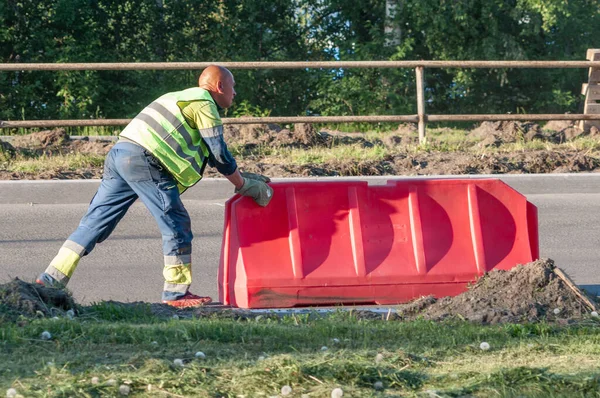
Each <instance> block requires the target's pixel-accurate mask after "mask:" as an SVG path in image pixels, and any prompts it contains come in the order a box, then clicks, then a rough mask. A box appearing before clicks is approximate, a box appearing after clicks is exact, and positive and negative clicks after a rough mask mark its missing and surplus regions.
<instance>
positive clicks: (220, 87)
mask: <svg viewBox="0 0 600 398" xmlns="http://www.w3.org/2000/svg"><path fill="white" fill-rule="evenodd" d="M217 93H219V94H223V82H222V81H221V80H218V81H217Z"/></svg>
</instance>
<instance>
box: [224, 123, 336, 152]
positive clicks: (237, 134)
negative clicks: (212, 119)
mask: <svg viewBox="0 0 600 398" xmlns="http://www.w3.org/2000/svg"><path fill="white" fill-rule="evenodd" d="M223 129H224V130H223V135H224V138H225V141H226V142H227V144H228V145H243V146H245V147H247V148H248V149H251V148H253V147H255V146H258V145H270V146H280V147H283V146H291V147H303V148H307V147H313V146H317V145H327V143H328V134H326V133H321V132H318V131H316V130H315V128H314V127H313V125H312V124H308V123H296V124H295V125H294V129H293V130H290V129H287V128H285V129H283V128H281V127H280V126H279V125H277V124H226V125H225V126H224V128H223Z"/></svg>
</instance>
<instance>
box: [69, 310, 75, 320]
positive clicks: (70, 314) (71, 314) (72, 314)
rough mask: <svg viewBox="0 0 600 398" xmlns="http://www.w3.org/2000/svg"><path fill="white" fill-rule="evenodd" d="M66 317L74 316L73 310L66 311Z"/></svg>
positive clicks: (71, 317)
mask: <svg viewBox="0 0 600 398" xmlns="http://www.w3.org/2000/svg"><path fill="white" fill-rule="evenodd" d="M67 318H69V319H73V318H75V311H73V310H69V311H67Z"/></svg>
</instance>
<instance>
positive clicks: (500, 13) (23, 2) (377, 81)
mask: <svg viewBox="0 0 600 398" xmlns="http://www.w3.org/2000/svg"><path fill="white" fill-rule="evenodd" d="M390 5H393V6H395V10H396V12H395V13H390V11H389V6H390ZM0 26H2V28H0V58H1V62H3V63H20V62H45V63H54V62H158V61H162V62H165V61H166V62H173V61H203V62H212V61H222V62H223V61H304V60H308V61H311V60H315V61H316V60H419V59H424V60H581V59H584V57H585V53H586V50H587V49H588V48H598V47H600V36H598V35H597V34H596V32H595V28H596V27H597V26H600V0H578V1H568V2H567V1H564V0H460V1H456V0H387V1H386V0H365V1H361V2H356V1H354V0H328V1H327V0H273V1H269V2H263V1H256V0H235V1H234V0H221V1H218V2H210V1H203V0H188V1H182V0H173V1H164V0H45V1H41V0H5V1H4V2H0ZM386 28H387V29H386ZM386 32H387V33H386ZM390 32H392V34H393V35H394V37H390ZM390 39H393V40H390ZM199 72H200V71H70V72H67V71H65V72H41V71H16V72H1V73H0V119H3V120H18V119H23V118H25V119H54V118H97V117H106V118H127V117H133V116H135V114H136V113H137V112H139V110H140V109H141V108H142V107H143V106H145V105H146V104H147V103H148V102H150V101H151V100H153V99H154V98H155V97H157V96H159V95H160V94H162V93H164V92H167V91H173V90H178V89H182V88H186V87H190V86H194V85H195V84H196V79H197V77H198V74H199ZM234 74H235V76H236V81H237V87H236V88H237V89H238V90H237V91H238V101H237V106H242V105H241V104H243V107H244V108H243V109H241V108H240V109H239V110H237V111H236V108H235V106H234V108H233V109H232V110H231V114H233V115H236V114H242V113H246V112H247V111H248V109H260V110H261V112H270V114H271V115H272V116H278V115H290V116H291V115H299V114H321V115H368V114H407V113H414V112H415V111H416V99H415V76H414V75H415V74H414V70H411V69H332V70H325V69H310V70H289V69H286V70H237V71H234ZM586 74H587V71H586V70H583V69H434V68H429V69H426V71H425V77H426V96H427V101H428V102H427V112H428V113H432V114H435V113H506V112H513V113H517V112H525V113H554V112H556V113H560V112H580V111H581V109H580V104H581V102H582V99H583V97H582V96H581V95H580V94H579V92H580V87H581V83H583V82H585V81H586V79H587V75H586Z"/></svg>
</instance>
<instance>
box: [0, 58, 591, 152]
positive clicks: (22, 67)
mask: <svg viewBox="0 0 600 398" xmlns="http://www.w3.org/2000/svg"><path fill="white" fill-rule="evenodd" d="M594 51H598V50H588V59H594V60H593V61H591V60H588V61H324V62H313V61H299V62H124V63H6V64H0V72H1V71H17V72H18V71H83V70H201V69H204V68H206V67H207V66H209V65H220V66H223V67H226V68H229V69H308V68H310V69H319V68H321V69H325V68H326V69H340V68H414V69H415V72H416V83H417V93H416V97H417V111H418V113H417V114H416V115H377V116H294V117H243V118H223V123H225V124H263V123H281V124H285V123H289V124H294V123H353V122H367V123H381V122H392V123H399V122H409V123H417V124H418V132H419V142H421V143H424V142H425V138H426V137H425V125H426V123H427V122H458V121H502V120H515V121H530V120H531V121H533V120H539V121H545V120H576V121H589V120H600V114H589V113H587V112H588V111H587V110H586V111H585V112H586V114H516V115H513V114H478V115H428V114H426V113H425V105H426V104H425V100H424V68H495V69H501V68H560V69H563V68H593V69H590V70H600V61H598V58H589V54H590V52H594ZM130 121H131V119H93V120H92V119H89V120H15V121H2V120H0V129H5V128H36V127H37V128H46V127H96V126H125V125H127V124H128V123H129V122H130Z"/></svg>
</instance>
